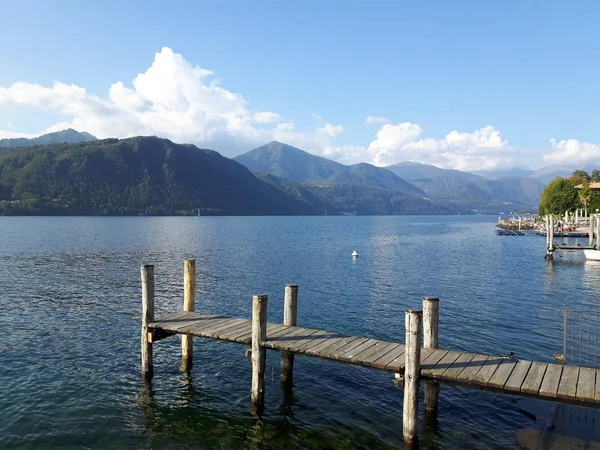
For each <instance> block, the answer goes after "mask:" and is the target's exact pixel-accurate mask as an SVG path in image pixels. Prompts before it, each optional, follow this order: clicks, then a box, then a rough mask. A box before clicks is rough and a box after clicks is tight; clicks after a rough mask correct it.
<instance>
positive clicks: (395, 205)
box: [255, 172, 472, 215]
mask: <svg viewBox="0 0 600 450" xmlns="http://www.w3.org/2000/svg"><path fill="white" fill-rule="evenodd" d="M255 175H256V176H257V177H258V178H260V179H262V180H264V181H265V182H267V183H269V184H271V185H272V186H274V187H277V188H278V189H281V190H282V191H284V192H285V193H287V194H288V195H290V196H292V197H294V198H296V199H298V200H300V201H303V202H306V203H309V204H311V205H313V206H315V207H317V208H318V209H319V211H320V212H321V213H322V214H329V215H331V214H346V215H347V214H351V215H355V214H358V215H365V214H367V215H392V214H471V213H472V212H470V211H469V210H467V209H465V208H463V207H462V206H461V205H454V204H451V203H448V202H445V203H444V204H441V203H436V202H432V201H428V200H425V199H423V198H420V197H418V196H415V195H411V194H407V193H404V192H399V191H392V190H389V189H372V188H368V187H364V186H358V185H355V184H331V185H325V186H317V185H314V184H302V183H297V182H295V181H290V180H286V179H283V178H278V177H276V176H275V175H272V174H270V173H266V172H255Z"/></svg>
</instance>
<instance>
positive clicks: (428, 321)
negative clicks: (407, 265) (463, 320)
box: [423, 297, 440, 420]
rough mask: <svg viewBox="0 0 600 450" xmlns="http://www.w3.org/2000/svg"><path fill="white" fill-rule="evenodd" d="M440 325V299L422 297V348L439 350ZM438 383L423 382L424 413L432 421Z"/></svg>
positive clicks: (433, 381)
mask: <svg viewBox="0 0 600 450" xmlns="http://www.w3.org/2000/svg"><path fill="white" fill-rule="evenodd" d="M439 323H440V299H439V298H437V297H423V348H425V349H436V348H439V347H438V346H439V341H438V328H439ZM439 395H440V383H438V382H437V381H435V380H427V381H426V382H425V413H426V414H427V415H429V417H430V418H431V419H432V420H435V419H436V418H437V413H438V398H439Z"/></svg>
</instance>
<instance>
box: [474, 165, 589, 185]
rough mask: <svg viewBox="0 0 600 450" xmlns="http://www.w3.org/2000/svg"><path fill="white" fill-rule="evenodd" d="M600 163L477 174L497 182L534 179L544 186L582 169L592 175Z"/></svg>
mask: <svg viewBox="0 0 600 450" xmlns="http://www.w3.org/2000/svg"><path fill="white" fill-rule="evenodd" d="M599 167H600V163H597V164H588V165H587V166H585V167H583V168H582V167H578V166H571V165H553V166H546V167H542V168H541V169H538V170H526V169H518V168H515V169H506V170H493V171H481V172H476V173H477V174H478V175H481V176H483V177H486V178H489V179H492V180H496V179H500V178H514V177H519V178H533V179H534V180H537V181H539V182H540V183H543V184H548V183H550V182H551V181H552V180H554V179H555V178H556V177H563V178H567V177H570V176H571V174H572V173H573V171H574V170H577V169H582V170H585V171H586V172H588V173H591V172H592V171H593V170H594V169H598V168H599Z"/></svg>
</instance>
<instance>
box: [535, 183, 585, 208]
mask: <svg viewBox="0 0 600 450" xmlns="http://www.w3.org/2000/svg"><path fill="white" fill-rule="evenodd" d="M574 174H575V173H574ZM573 178H574V177H571V178H563V177H556V178H555V179H554V180H552V181H551V182H550V183H549V184H548V186H546V188H545V189H544V191H543V192H542V196H541V198H540V206H539V208H538V209H539V214H540V215H545V214H564V212H565V211H573V210H574V209H577V208H579V207H580V206H581V201H580V198H579V195H578V193H577V189H575V186H576V184H575V183H574V181H573V180H572V179H573Z"/></svg>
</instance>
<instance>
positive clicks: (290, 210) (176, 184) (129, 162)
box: [0, 137, 318, 215]
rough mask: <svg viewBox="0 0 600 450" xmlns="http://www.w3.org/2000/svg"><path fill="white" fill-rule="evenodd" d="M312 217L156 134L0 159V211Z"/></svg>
mask: <svg viewBox="0 0 600 450" xmlns="http://www.w3.org/2000/svg"><path fill="white" fill-rule="evenodd" d="M197 208H199V209H201V210H202V212H203V213H204V214H235V215H246V214H247V215H258V214H315V213H318V211H317V210H316V208H314V207H313V206H311V205H308V204H307V203H304V202H301V201H298V200H296V199H294V198H291V197H290V196H289V195H287V194H285V193H284V192H282V191H281V190H280V189H276V188H274V187H273V186H271V185H269V184H267V183H265V182H263V181H261V180H259V179H257V178H256V177H254V175H252V173H251V172H250V171H248V169H246V168H245V167H243V166H242V165H241V164H238V163H237V162H235V161H233V160H231V159H228V158H225V157H223V156H221V155H220V154H219V153H217V152H214V151H212V150H202V149H199V148H197V147H195V146H192V145H179V144H174V143H173V142H171V141H169V140H166V139H159V138H156V137H135V138H129V139H121V140H119V139H106V140H100V141H98V140H96V141H89V142H80V143H75V144H56V145H47V146H36V147H31V148H26V149H13V150H10V151H7V152H5V153H3V154H0V214H74V215H75V214H77V215H138V214H145V215H163V214H165V215H166V214H169V215H170V214H195V211H196V209H197Z"/></svg>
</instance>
